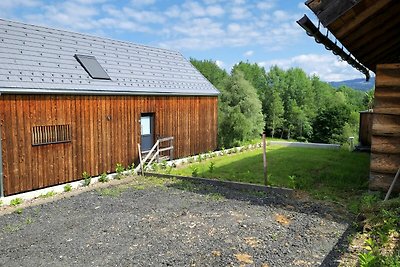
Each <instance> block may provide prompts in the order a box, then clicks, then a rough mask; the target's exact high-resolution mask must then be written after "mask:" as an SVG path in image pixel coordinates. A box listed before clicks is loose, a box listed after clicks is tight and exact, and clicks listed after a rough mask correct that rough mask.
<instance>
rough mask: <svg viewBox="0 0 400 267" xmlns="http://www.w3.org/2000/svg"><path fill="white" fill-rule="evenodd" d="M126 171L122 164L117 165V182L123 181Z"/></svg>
mask: <svg viewBox="0 0 400 267" xmlns="http://www.w3.org/2000/svg"><path fill="white" fill-rule="evenodd" d="M124 171H125V168H124V166H122V164H121V163H117V165H116V166H115V172H116V173H117V175H116V176H115V179H117V180H121V179H122V177H123V174H122V173H123V172H124Z"/></svg>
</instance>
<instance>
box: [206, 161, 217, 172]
mask: <svg viewBox="0 0 400 267" xmlns="http://www.w3.org/2000/svg"><path fill="white" fill-rule="evenodd" d="M214 169H215V162H214V161H211V162H210V165H209V166H208V170H209V172H210V173H213V172H214Z"/></svg>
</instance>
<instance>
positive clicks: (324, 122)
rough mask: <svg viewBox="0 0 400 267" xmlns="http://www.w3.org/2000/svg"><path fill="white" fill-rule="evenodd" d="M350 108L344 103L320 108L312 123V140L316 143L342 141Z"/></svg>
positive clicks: (344, 138)
mask: <svg viewBox="0 0 400 267" xmlns="http://www.w3.org/2000/svg"><path fill="white" fill-rule="evenodd" d="M350 113H351V111H350V108H349V107H348V106H346V105H344V104H337V105H331V106H329V107H327V108H326V109H324V110H322V111H321V112H320V113H319V114H318V115H317V117H316V118H315V121H314V123H313V131H314V133H313V141H314V142H318V143H343V142H345V141H346V139H347V138H346V137H344V136H343V135H342V133H343V128H344V126H345V124H346V123H347V122H348V121H349V117H350Z"/></svg>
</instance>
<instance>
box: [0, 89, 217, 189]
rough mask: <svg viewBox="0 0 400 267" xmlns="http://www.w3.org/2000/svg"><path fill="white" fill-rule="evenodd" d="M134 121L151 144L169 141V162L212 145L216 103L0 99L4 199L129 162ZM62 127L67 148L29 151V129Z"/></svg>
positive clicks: (136, 135)
mask: <svg viewBox="0 0 400 267" xmlns="http://www.w3.org/2000/svg"><path fill="white" fill-rule="evenodd" d="M141 113H154V118H155V136H158V137H167V136H173V137H175V141H174V147H175V149H174V157H183V156H188V155H193V154H198V153H201V152H206V151H209V150H214V149H215V148H216V145H217V97H211V96H210V97H195V96H187V97H186V96H179V97H178V96H168V97H166V96H61V95H4V94H3V95H0V122H1V138H2V140H1V142H2V152H3V153H2V154H3V159H2V162H3V173H4V177H3V180H4V191H5V192H4V193H5V195H12V194H15V193H19V192H25V191H29V190H33V189H38V188H43V187H47V186H51V185H56V184H62V183H66V182H71V181H73V180H78V179H81V176H82V173H83V172H84V171H87V172H88V173H90V174H91V175H99V174H101V173H103V172H108V173H110V172H114V171H115V165H116V164H117V163H122V164H123V165H124V166H129V165H131V164H132V162H137V159H138V151H137V144H138V143H140V123H139V120H140V116H141ZM65 124H68V125H70V128H71V133H72V137H71V140H72V141H71V142H68V143H59V144H47V145H38V146H32V128H33V127H34V126H46V125H65Z"/></svg>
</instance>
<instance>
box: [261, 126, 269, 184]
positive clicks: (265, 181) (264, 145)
mask: <svg viewBox="0 0 400 267" xmlns="http://www.w3.org/2000/svg"><path fill="white" fill-rule="evenodd" d="M262 139H263V161H264V184H265V186H267V185H268V178H267V177H268V176H267V144H266V142H265V133H263V135H262Z"/></svg>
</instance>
